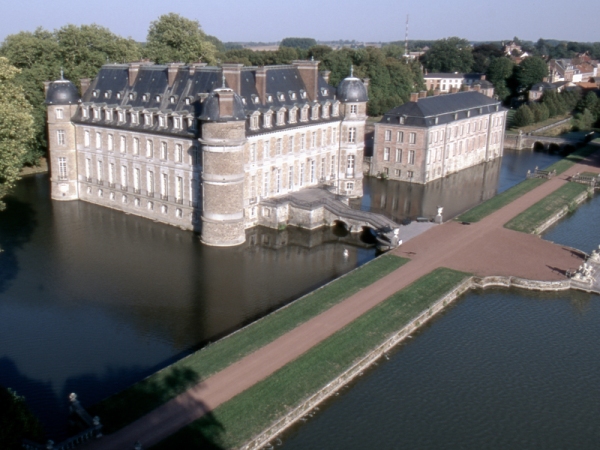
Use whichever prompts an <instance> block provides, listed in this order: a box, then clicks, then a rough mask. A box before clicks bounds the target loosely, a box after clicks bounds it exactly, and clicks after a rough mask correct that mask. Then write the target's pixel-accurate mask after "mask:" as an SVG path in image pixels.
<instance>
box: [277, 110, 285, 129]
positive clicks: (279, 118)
mask: <svg viewBox="0 0 600 450" xmlns="http://www.w3.org/2000/svg"><path fill="white" fill-rule="evenodd" d="M282 125H285V111H278V112H277V126H278V127H280V126H282Z"/></svg>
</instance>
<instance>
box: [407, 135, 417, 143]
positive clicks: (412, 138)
mask: <svg viewBox="0 0 600 450" xmlns="http://www.w3.org/2000/svg"><path fill="white" fill-rule="evenodd" d="M408 143H409V144H416V143H417V133H408Z"/></svg>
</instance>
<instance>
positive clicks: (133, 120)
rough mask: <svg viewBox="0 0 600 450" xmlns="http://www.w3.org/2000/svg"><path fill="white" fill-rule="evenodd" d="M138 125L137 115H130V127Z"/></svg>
mask: <svg viewBox="0 0 600 450" xmlns="http://www.w3.org/2000/svg"><path fill="white" fill-rule="evenodd" d="M138 123H140V120H139V117H138V113H136V112H135V113H131V124H132V125H137V124H138Z"/></svg>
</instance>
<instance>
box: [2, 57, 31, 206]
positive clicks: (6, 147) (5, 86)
mask: <svg viewBox="0 0 600 450" xmlns="http://www.w3.org/2000/svg"><path fill="white" fill-rule="evenodd" d="M18 73H19V69H17V68H16V67H13V66H11V65H10V64H9V62H8V59H6V58H4V57H0V111H1V112H2V113H1V114H0V210H1V209H4V208H5V205H4V203H3V202H2V200H1V199H2V198H3V197H4V196H5V195H6V194H7V193H8V191H9V190H10V189H11V188H12V187H13V186H14V184H15V182H16V181H17V180H18V179H19V172H20V170H21V168H22V167H23V163H24V160H25V156H26V155H27V153H28V149H29V148H30V147H32V146H34V145H35V129H34V123H33V115H32V113H33V108H32V107H31V105H30V104H29V103H28V102H27V99H26V98H25V94H24V93H23V88H22V87H21V86H19V85H18V84H17V83H15V76H16V75H17V74H18Z"/></svg>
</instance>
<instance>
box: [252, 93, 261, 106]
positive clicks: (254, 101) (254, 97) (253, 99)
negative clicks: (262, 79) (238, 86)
mask: <svg viewBox="0 0 600 450" xmlns="http://www.w3.org/2000/svg"><path fill="white" fill-rule="evenodd" d="M259 101H260V97H259V96H258V95H253V96H252V102H253V103H254V104H255V105H258V102H259Z"/></svg>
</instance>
